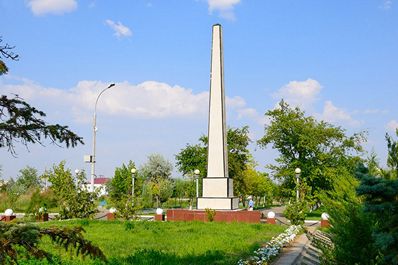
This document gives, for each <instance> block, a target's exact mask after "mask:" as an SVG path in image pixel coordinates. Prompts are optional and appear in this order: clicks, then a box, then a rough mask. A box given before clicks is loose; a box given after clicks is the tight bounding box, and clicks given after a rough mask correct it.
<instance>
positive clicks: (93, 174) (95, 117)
mask: <svg viewBox="0 0 398 265" xmlns="http://www.w3.org/2000/svg"><path fill="white" fill-rule="evenodd" d="M114 86H115V84H110V85H109V86H108V87H107V88H105V89H103V90H102V91H101V92H100V93H99V94H98V96H97V100H96V101H95V107H94V115H93V156H92V157H91V159H90V160H91V161H90V162H91V185H90V189H91V192H93V191H94V177H95V163H96V156H95V151H96V149H95V147H96V146H95V145H96V137H97V104H98V100H99V98H100V96H101V95H102V93H104V92H105V91H106V90H108V89H109V88H111V87H114Z"/></svg>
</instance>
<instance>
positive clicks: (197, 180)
mask: <svg viewBox="0 0 398 265" xmlns="http://www.w3.org/2000/svg"><path fill="white" fill-rule="evenodd" d="M193 173H194V175H195V180H196V208H198V198H199V174H200V170H199V169H195V170H194V171H193Z"/></svg>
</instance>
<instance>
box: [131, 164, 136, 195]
mask: <svg viewBox="0 0 398 265" xmlns="http://www.w3.org/2000/svg"><path fill="white" fill-rule="evenodd" d="M136 172H137V169H135V168H134V167H133V168H132V169H131V186H132V188H131V196H132V197H133V198H134V184H135V183H134V182H135V173H136Z"/></svg>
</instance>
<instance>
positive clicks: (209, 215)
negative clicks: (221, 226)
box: [205, 208, 216, 222]
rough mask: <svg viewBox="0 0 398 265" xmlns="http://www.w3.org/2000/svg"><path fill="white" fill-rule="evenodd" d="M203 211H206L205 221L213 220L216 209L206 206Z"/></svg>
mask: <svg viewBox="0 0 398 265" xmlns="http://www.w3.org/2000/svg"><path fill="white" fill-rule="evenodd" d="M205 212H206V216H207V221H209V222H213V221H214V217H215V216H216V210H213V209H210V208H206V209H205Z"/></svg>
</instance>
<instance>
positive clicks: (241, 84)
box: [0, 0, 398, 178]
mask: <svg viewBox="0 0 398 265" xmlns="http://www.w3.org/2000/svg"><path fill="white" fill-rule="evenodd" d="M397 6H398V3H397V2H396V1H395V0H352V1H342V0H341V1H315V0H314V1H293V0H292V1H276V0H275V1H271V0H267V1H263V0H250V1H249V0H134V1H127V0H124V1H99V0H82V1H77V0H17V1H10V0H0V21H1V22H0V35H1V36H2V37H3V39H4V42H7V43H9V44H11V45H15V46H16V48H15V52H16V53H18V54H19V55H20V60H19V61H17V62H10V61H7V63H8V66H9V69H10V72H9V74H8V75H5V76H2V77H0V90H1V93H2V94H8V95H9V94H12V93H14V94H18V95H20V96H21V97H23V98H25V99H26V100H28V101H29V102H30V103H31V104H32V105H34V106H36V107H38V108H40V109H42V110H44V111H45V112H46V113H47V116H48V117H47V118H48V120H49V121H52V122H59V123H61V124H67V125H69V126H70V128H71V129H72V130H74V131H75V132H77V133H78V134H79V135H81V136H83V137H84V140H85V143H86V144H85V145H84V146H80V147H78V148H75V149H66V148H59V147H55V146H52V145H51V144H49V143H46V147H43V146H40V145H35V146H29V150H27V149H26V148H25V147H23V146H17V149H16V151H17V158H14V157H12V156H11V155H10V154H9V153H8V152H7V151H6V150H5V149H3V150H1V151H0V156H1V161H0V164H1V165H2V169H3V177H4V178H8V177H15V176H16V175H17V174H18V171H19V169H21V168H22V167H24V166H26V165H30V166H33V167H36V168H38V169H39V171H40V172H42V171H43V170H44V169H46V168H51V166H52V165H53V164H54V163H58V162H60V161H61V160H66V161H67V166H68V167H70V168H72V169H74V168H79V169H85V170H87V171H89V165H88V164H84V162H83V155H85V154H90V153H91V146H92V145H91V139H92V136H91V133H92V132H91V119H92V113H93V107H94V102H95V98H96V96H97V95H98V93H99V92H100V91H101V89H103V88H105V87H107V86H108V84H110V83H116V86H115V87H114V88H112V89H111V90H109V91H107V92H106V93H105V94H104V95H103V96H102V97H101V99H100V103H99V106H98V120H97V123H98V134H97V161H98V163H97V174H98V175H106V176H112V174H113V171H114V168H115V167H116V166H120V165H121V164H122V163H123V162H128V160H130V159H131V160H133V161H136V163H137V164H138V165H140V164H142V163H143V162H145V160H146V157H147V155H149V154H151V153H160V154H163V155H164V156H165V157H167V158H168V159H170V160H172V161H173V160H174V155H175V154H176V153H178V151H179V150H180V149H181V148H183V147H184V146H185V144H186V143H196V142H197V139H198V137H199V136H200V135H202V134H206V133H207V132H206V130H207V108H208V106H207V104H208V90H209V83H210V82H209V74H210V73H209V72H210V44H211V26H212V25H213V24H215V23H221V24H222V26H223V35H224V56H225V57H224V63H225V84H226V95H227V97H228V99H227V108H228V116H227V123H228V125H229V126H233V127H236V126H242V125H249V127H250V131H251V137H252V139H253V140H254V141H255V140H257V139H258V138H260V137H261V136H262V134H263V128H264V125H265V124H266V122H267V121H266V120H265V119H264V117H263V114H264V113H265V111H266V110H269V109H271V108H273V107H274V106H275V105H276V103H277V102H278V101H279V100H280V99H281V98H284V99H285V100H286V101H288V102H289V103H290V104H291V105H298V106H300V107H301V108H303V109H304V110H305V111H306V112H307V113H308V114H310V115H314V116H316V117H317V118H319V119H324V120H326V121H329V122H331V123H333V124H335V125H339V126H342V127H344V128H345V129H347V131H348V133H354V132H359V131H362V130H366V131H368V142H367V143H366V144H365V147H366V149H367V150H371V149H372V148H374V150H375V151H376V152H377V154H378V155H379V158H380V160H381V164H382V165H383V164H385V156H386V147H385V141H384V135H385V133H386V132H388V133H390V134H392V133H393V132H394V129H395V128H397V127H398V117H397V113H398V107H397V104H396V101H397V97H398V66H397V65H398V64H397V63H398V27H397V25H398V7H397ZM252 150H253V152H254V155H255V158H256V160H257V161H258V162H259V169H263V166H264V165H265V164H268V163H272V162H273V158H274V157H275V151H273V150H270V149H266V150H260V149H259V148H256V146H255V145H254V144H253V145H252ZM175 175H176V176H178V173H177V172H175Z"/></svg>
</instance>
